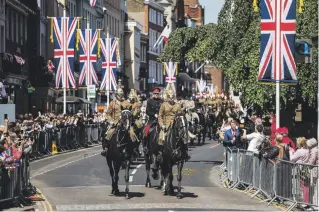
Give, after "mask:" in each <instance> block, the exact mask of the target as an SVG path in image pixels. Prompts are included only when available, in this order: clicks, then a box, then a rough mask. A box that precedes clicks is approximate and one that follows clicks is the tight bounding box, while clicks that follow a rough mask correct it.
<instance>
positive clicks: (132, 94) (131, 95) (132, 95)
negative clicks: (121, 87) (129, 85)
mask: <svg viewBox="0 0 319 212" xmlns="http://www.w3.org/2000/svg"><path fill="white" fill-rule="evenodd" d="M136 97H137V95H136V92H135V90H134V89H131V91H130V93H129V95H128V98H129V99H136Z"/></svg>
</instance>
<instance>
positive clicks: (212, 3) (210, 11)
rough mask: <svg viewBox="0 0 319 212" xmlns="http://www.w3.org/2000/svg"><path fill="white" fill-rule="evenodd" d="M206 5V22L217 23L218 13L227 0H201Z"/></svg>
mask: <svg viewBox="0 0 319 212" xmlns="http://www.w3.org/2000/svg"><path fill="white" fill-rule="evenodd" d="M199 3H200V4H201V5H202V6H205V24H208V23H217V20H218V13H219V11H220V10H221V8H222V7H223V5H224V3H225V0H199Z"/></svg>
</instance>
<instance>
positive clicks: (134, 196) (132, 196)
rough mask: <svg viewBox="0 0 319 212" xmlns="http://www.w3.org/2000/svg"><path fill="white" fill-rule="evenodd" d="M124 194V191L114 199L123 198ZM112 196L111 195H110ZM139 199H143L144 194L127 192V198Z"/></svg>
mask: <svg viewBox="0 0 319 212" xmlns="http://www.w3.org/2000/svg"><path fill="white" fill-rule="evenodd" d="M125 195H126V193H125V192H124V191H121V192H120V193H119V194H118V195H116V197H125ZM110 196H113V195H110ZM141 197H145V193H141V192H129V198H130V199H132V198H141Z"/></svg>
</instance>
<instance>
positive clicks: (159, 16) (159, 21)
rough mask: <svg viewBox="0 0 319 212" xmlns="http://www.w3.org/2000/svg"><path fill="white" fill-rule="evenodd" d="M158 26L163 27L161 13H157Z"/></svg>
mask: <svg viewBox="0 0 319 212" xmlns="http://www.w3.org/2000/svg"><path fill="white" fill-rule="evenodd" d="M156 24H157V25H161V13H160V12H157V22H156Z"/></svg>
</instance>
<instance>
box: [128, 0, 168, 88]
mask: <svg viewBox="0 0 319 212" xmlns="http://www.w3.org/2000/svg"><path fill="white" fill-rule="evenodd" d="M127 12H128V16H129V17H130V18H132V19H134V20H136V21H137V22H139V23H140V24H141V25H143V28H142V31H141V33H144V34H145V35H148V45H146V52H147V54H146V62H148V67H147V74H146V75H147V82H148V83H147V84H148V87H147V88H146V90H151V89H152V88H154V87H163V85H164V77H163V65H162V63H160V62H158V61H157V58H158V57H159V55H160V54H161V53H162V51H163V43H162V44H161V45H159V46H158V48H156V49H154V48H153V46H154V44H155V42H156V40H157V39H158V37H159V36H160V35H161V33H162V31H163V29H164V7H163V6H161V5H160V4H159V3H157V2H155V1H154V0H127ZM144 43H145V42H144ZM142 48H144V47H142ZM142 51H143V49H142Z"/></svg>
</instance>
